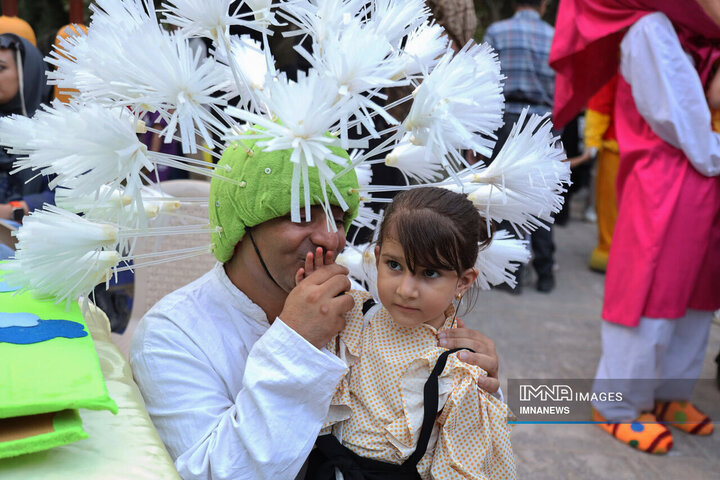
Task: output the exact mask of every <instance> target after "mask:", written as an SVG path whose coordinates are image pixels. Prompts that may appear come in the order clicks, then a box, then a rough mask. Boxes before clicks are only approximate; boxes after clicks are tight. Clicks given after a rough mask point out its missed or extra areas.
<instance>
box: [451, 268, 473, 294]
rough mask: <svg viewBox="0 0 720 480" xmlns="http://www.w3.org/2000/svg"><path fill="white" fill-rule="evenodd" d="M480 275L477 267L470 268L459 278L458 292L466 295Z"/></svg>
mask: <svg viewBox="0 0 720 480" xmlns="http://www.w3.org/2000/svg"><path fill="white" fill-rule="evenodd" d="M477 277H478V271H477V269H476V268H468V269H467V270H465V271H464V272H462V274H461V275H460V277H459V278H458V288H457V293H456V295H457V294H460V295H464V294H465V292H467V291H468V290H469V289H470V287H471V286H472V284H473V283H474V282H475V279H477Z"/></svg>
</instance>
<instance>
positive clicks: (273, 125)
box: [227, 71, 349, 222]
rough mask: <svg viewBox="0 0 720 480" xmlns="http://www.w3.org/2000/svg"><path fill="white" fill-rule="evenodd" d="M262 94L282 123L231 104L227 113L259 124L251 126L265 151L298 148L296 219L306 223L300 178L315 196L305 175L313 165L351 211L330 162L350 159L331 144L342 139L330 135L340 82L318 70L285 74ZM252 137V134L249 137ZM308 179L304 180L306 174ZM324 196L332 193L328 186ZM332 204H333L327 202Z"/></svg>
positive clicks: (294, 194)
mask: <svg viewBox="0 0 720 480" xmlns="http://www.w3.org/2000/svg"><path fill="white" fill-rule="evenodd" d="M266 90H267V91H266V92H263V93H262V98H263V101H264V102H265V103H266V104H267V105H268V106H269V107H270V111H272V112H273V113H274V114H275V115H276V117H277V120H278V121H273V120H272V119H269V118H266V117H264V116H260V115H257V114H254V113H250V112H246V111H244V110H240V109H238V108H234V107H230V108H228V109H227V113H228V114H229V115H231V116H234V117H237V118H239V119H241V120H245V121H246V122H248V123H250V124H255V125H257V127H250V130H251V131H255V132H256V137H257V138H258V139H259V140H258V141H257V143H256V144H257V145H258V146H260V147H262V148H263V149H264V150H265V151H275V150H287V149H292V155H291V156H290V161H291V162H293V163H295V167H294V168H295V173H294V177H293V185H294V186H293V189H292V192H291V195H292V200H291V203H292V207H291V219H292V221H294V222H298V221H300V194H299V192H300V189H299V185H300V180H302V185H303V191H304V192H305V193H306V194H309V192H310V188H309V183H308V181H307V180H306V179H305V178H304V177H305V176H306V175H307V173H306V170H305V169H307V167H312V166H315V167H317V168H318V174H319V177H320V180H321V183H325V184H327V186H328V188H330V189H331V190H332V191H333V193H335V197H336V198H337V199H338V201H339V202H340V207H341V208H342V209H343V210H347V204H345V202H344V200H343V198H342V195H340V194H339V192H337V191H336V188H335V184H334V183H333V181H332V179H333V177H334V176H335V175H334V172H333V171H332V170H331V169H330V167H329V166H328V165H327V162H333V163H336V164H338V165H341V166H345V165H347V164H348V163H349V162H348V160H347V159H346V158H343V157H340V156H338V155H336V154H334V153H333V152H332V151H331V150H330V148H329V147H330V146H339V141H338V139H337V138H335V137H333V136H329V135H327V132H328V131H330V130H332V127H333V123H334V122H335V121H336V119H337V118H338V117H339V116H341V113H340V112H342V111H343V108H344V106H343V104H338V103H336V102H335V98H336V92H337V85H336V84H335V82H334V81H333V80H332V79H328V78H322V77H320V76H319V75H317V73H316V72H314V71H311V73H310V75H308V76H306V75H303V74H300V75H298V81H297V82H291V81H288V80H287V78H286V77H285V76H284V75H281V76H280V78H279V80H278V81H277V82H273V83H272V84H270V85H269V86H268V88H267V89H266ZM245 138H247V135H246V136H245ZM228 140H231V141H232V140H239V137H237V136H235V135H230V136H228ZM301 177H303V178H301ZM323 195H324V196H327V194H326V192H325V188H323ZM307 200H309V199H306V201H305V205H306V207H307V208H306V215H305V216H306V218H308V217H309V213H310V212H309V210H310V209H309V203H310V202H309V201H307ZM327 206H328V207H329V205H327Z"/></svg>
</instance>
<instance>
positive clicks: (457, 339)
mask: <svg viewBox="0 0 720 480" xmlns="http://www.w3.org/2000/svg"><path fill="white" fill-rule="evenodd" d="M457 325H458V328H450V329H448V330H443V331H442V332H440V333H439V334H438V345H440V346H441V347H443V348H447V349H453V348H470V349H472V350H474V351H475V353H473V352H468V351H462V352H458V354H457V356H458V359H459V360H462V361H463V362H465V363H469V364H470V365H476V366H478V367H480V368H482V369H483V370H485V371H486V372H487V374H488V376H487V377H480V378H479V379H478V386H479V387H480V388H482V389H483V390H485V391H486V392H488V393H495V392H497V391H498V389H499V388H500V381H499V380H498V357H497V353H496V352H495V342H493V341H492V340H491V339H490V338H488V337H486V336H485V335H483V334H482V333H480V332H478V331H475V330H472V329H470V328H467V327H466V326H465V322H463V321H462V320H460V319H459V318H458V319H457Z"/></svg>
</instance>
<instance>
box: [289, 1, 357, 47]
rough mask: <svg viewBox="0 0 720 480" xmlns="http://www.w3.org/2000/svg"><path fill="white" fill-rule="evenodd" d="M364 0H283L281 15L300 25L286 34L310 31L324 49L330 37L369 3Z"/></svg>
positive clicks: (291, 34) (300, 33) (335, 34)
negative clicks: (287, 0)
mask: <svg viewBox="0 0 720 480" xmlns="http://www.w3.org/2000/svg"><path fill="white" fill-rule="evenodd" d="M365 3H366V2H365V1H364V0H313V1H296V2H282V3H280V4H279V5H278V7H279V9H280V11H279V12H278V15H280V16H282V17H283V18H284V19H285V20H287V21H289V22H290V23H291V24H292V25H294V26H295V27H296V29H295V30H290V31H287V32H284V33H283V34H284V35H285V36H298V35H308V36H310V37H311V38H312V40H313V43H314V44H315V45H317V48H318V49H319V50H318V51H322V50H323V47H324V45H325V42H326V41H327V39H328V38H331V37H335V36H337V35H338V34H339V31H341V30H342V29H344V28H345V27H346V26H347V25H348V24H349V23H350V22H351V21H352V19H353V17H355V16H356V15H358V13H359V12H360V11H361V10H362V9H363V8H364V7H365Z"/></svg>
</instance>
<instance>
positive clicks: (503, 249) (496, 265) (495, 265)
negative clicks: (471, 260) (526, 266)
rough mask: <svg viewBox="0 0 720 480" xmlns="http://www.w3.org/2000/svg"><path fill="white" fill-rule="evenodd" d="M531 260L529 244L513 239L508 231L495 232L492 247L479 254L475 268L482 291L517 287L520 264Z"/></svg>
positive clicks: (489, 246)
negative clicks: (505, 284) (505, 285)
mask: <svg viewBox="0 0 720 480" xmlns="http://www.w3.org/2000/svg"><path fill="white" fill-rule="evenodd" d="M529 260H530V250H529V249H528V242H526V241H524V240H518V239H516V238H513V237H512V236H511V235H510V234H509V233H508V232H507V231H506V230H499V231H497V232H495V234H494V235H493V238H492V240H491V242H490V245H488V246H487V248H484V249H482V250H480V251H479V252H478V257H477V260H476V261H475V268H476V269H477V270H478V278H477V280H476V281H477V283H478V286H479V287H480V288H481V289H482V290H490V288H491V287H493V286H497V285H500V284H501V283H507V284H508V285H510V286H511V287H513V288H514V287H515V285H517V281H516V280H515V276H514V275H513V272H515V271H516V270H517V269H518V267H519V266H520V264H523V263H527V262H528V261H529Z"/></svg>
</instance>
